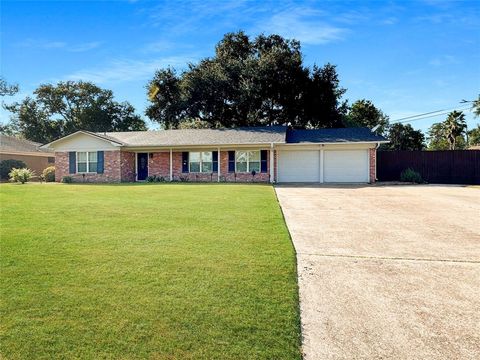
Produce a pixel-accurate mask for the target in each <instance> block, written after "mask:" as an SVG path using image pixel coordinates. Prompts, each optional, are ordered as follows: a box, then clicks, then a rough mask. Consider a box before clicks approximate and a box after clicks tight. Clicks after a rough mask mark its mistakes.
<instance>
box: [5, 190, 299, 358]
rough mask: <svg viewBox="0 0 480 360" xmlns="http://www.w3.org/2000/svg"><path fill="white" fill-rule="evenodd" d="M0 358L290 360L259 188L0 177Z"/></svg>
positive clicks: (266, 201)
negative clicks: (78, 182)
mask: <svg viewBox="0 0 480 360" xmlns="http://www.w3.org/2000/svg"><path fill="white" fill-rule="evenodd" d="M0 204H1V213H0V215H1V230H0V231H1V232H0V235H1V249H0V250H1V252H0V254H1V255H0V256H1V277H0V280H1V282H0V287H1V292H2V293H1V294H2V295H1V305H0V316H1V319H2V321H1V325H0V326H1V328H0V330H1V333H0V342H1V347H0V348H1V354H0V358H5V359H32V358H35V359H54V358H69V359H70V358H72V359H73V358H78V359H120V358H121V359H138V358H150V359H300V358H301V355H300V320H299V314H298V291H297V282H296V269H295V256H294V250H293V247H292V244H291V242H290V239H289V236H288V232H287V229H286V226H285V223H284V221H283V217H282V214H281V211H280V209H279V206H278V203H277V201H276V198H275V194H274V191H273V189H272V187H271V186H266V185H229V184H218V185H217V184H210V185H195V184H162V185H148V184H139V185H133V184H131V185H67V184H27V185H15V184H2V185H0Z"/></svg>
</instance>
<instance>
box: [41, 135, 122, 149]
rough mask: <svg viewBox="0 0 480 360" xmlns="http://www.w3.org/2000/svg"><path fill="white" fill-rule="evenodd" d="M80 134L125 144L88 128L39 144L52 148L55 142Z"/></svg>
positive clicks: (43, 147) (44, 147)
mask: <svg viewBox="0 0 480 360" xmlns="http://www.w3.org/2000/svg"><path fill="white" fill-rule="evenodd" d="M78 134H85V135H88V136H92V137H95V138H98V139H101V140H105V141H108V142H109V143H115V144H118V145H120V146H124V145H125V144H124V143H122V142H120V141H116V140H113V139H110V138H108V137H106V136H101V135H98V134H96V133H94V132H91V131H87V130H78V131H75V132H74V133H71V134H69V135H66V136H63V137H61V138H59V139H56V140H53V141H51V142H49V143H47V144H44V145H42V146H39V148H40V149H50V146H51V145H53V144H55V143H58V142H59V141H63V140H65V139H68V138H70V137H72V136H75V135H78Z"/></svg>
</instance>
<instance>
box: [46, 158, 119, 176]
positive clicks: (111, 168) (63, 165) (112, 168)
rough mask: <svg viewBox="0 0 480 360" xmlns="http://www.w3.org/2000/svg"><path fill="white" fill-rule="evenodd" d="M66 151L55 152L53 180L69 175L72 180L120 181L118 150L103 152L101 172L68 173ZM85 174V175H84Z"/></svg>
mask: <svg viewBox="0 0 480 360" xmlns="http://www.w3.org/2000/svg"><path fill="white" fill-rule="evenodd" d="M68 158H69V156H68V152H56V153H55V181H58V182H60V181H62V178H63V177H64V176H71V177H72V178H73V181H74V182H120V181H121V176H120V151H105V152H104V164H105V165H104V172H103V174H96V173H92V174H69V160H68ZM84 175H85V176H84Z"/></svg>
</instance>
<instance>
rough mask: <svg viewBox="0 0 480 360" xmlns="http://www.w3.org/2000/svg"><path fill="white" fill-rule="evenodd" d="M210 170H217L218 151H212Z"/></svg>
mask: <svg viewBox="0 0 480 360" xmlns="http://www.w3.org/2000/svg"><path fill="white" fill-rule="evenodd" d="M212 162H213V164H212V172H217V171H218V151H214V152H212Z"/></svg>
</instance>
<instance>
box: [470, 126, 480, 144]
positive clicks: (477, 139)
mask: <svg viewBox="0 0 480 360" xmlns="http://www.w3.org/2000/svg"><path fill="white" fill-rule="evenodd" d="M468 144H469V145H480V124H477V126H476V127H474V128H473V129H472V130H469V131H468Z"/></svg>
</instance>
